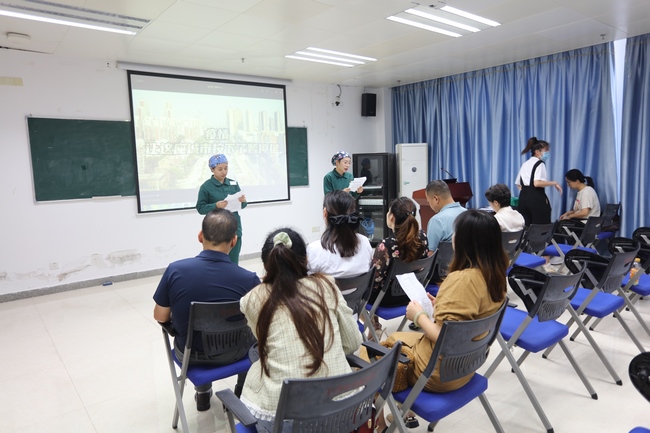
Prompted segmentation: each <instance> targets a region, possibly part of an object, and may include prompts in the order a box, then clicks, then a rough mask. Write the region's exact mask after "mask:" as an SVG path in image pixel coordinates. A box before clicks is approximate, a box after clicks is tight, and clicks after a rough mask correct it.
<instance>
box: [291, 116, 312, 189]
mask: <svg viewBox="0 0 650 433" xmlns="http://www.w3.org/2000/svg"><path fill="white" fill-rule="evenodd" d="M287 153H288V155H289V186H305V185H309V164H308V159H307V128H291V127H288V128H287Z"/></svg>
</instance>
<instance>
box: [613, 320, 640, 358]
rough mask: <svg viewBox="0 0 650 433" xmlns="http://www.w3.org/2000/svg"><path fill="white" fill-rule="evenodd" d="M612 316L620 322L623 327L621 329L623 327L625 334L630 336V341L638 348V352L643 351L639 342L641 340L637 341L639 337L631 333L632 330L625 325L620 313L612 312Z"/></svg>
mask: <svg viewBox="0 0 650 433" xmlns="http://www.w3.org/2000/svg"><path fill="white" fill-rule="evenodd" d="M614 317H616V319H617V320H618V321H619V323H620V324H621V326H622V327H623V329H625V332H627V335H629V336H630V339H631V340H632V342H634V344H635V345H636V347H637V349H639V352H645V348H644V347H643V345H642V344H641V342H640V341H639V339H638V338H636V335H634V334H633V333H632V330H631V329H630V327H629V326H627V323H625V320H623V318H622V317H621V315H620V314H614Z"/></svg>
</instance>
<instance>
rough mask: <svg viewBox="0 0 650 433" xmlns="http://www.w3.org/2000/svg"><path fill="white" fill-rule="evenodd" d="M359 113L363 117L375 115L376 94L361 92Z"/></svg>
mask: <svg viewBox="0 0 650 433" xmlns="http://www.w3.org/2000/svg"><path fill="white" fill-rule="evenodd" d="M361 115H362V116H364V117H374V116H376V115H377V95H376V94H375V93H362V94H361Z"/></svg>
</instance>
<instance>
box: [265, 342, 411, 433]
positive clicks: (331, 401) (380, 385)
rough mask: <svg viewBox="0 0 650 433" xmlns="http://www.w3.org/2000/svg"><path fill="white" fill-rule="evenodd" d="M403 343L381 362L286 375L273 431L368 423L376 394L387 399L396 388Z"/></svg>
mask: <svg viewBox="0 0 650 433" xmlns="http://www.w3.org/2000/svg"><path fill="white" fill-rule="evenodd" d="M401 347H402V345H401V343H400V342H398V343H397V344H395V346H393V348H392V349H391V350H390V351H389V352H388V354H387V355H386V356H383V357H382V358H381V359H379V360H378V361H377V362H373V363H372V364H370V365H369V366H367V367H364V368H362V369H360V370H357V371H354V372H352V373H349V374H345V375H342V376H334V377H327V378H318V379H285V380H284V381H283V382H282V390H281V391H280V399H279V402H278V409H277V411H276V414H275V421H274V424H273V432H275V433H280V432H283V431H285V430H287V431H294V432H298V431H302V432H310V433H320V432H323V433H330V432H351V431H354V430H355V429H357V428H358V427H360V426H361V425H363V424H365V423H367V422H368V420H369V419H370V418H371V417H372V416H373V411H372V409H373V402H374V399H375V394H376V393H379V394H380V396H381V397H382V399H383V400H385V399H386V398H387V397H388V394H389V393H390V392H391V390H392V388H393V382H394V381H395V375H396V372H397V362H398V357H399V354H400V349H401ZM287 427H288V428H287Z"/></svg>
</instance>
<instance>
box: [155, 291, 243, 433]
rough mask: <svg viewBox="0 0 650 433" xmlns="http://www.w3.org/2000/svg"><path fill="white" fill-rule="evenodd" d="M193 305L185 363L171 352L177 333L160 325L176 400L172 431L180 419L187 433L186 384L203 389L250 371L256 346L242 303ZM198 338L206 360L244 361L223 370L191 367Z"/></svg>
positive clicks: (221, 367) (199, 303) (205, 366)
mask: <svg viewBox="0 0 650 433" xmlns="http://www.w3.org/2000/svg"><path fill="white" fill-rule="evenodd" d="M190 305H191V306H190V318H189V323H188V327H187V339H186V342H185V348H184V351H183V359H182V360H179V359H178V358H177V357H176V351H175V350H174V349H172V343H171V341H170V340H171V337H172V336H173V335H174V333H175V331H174V330H173V328H172V327H171V326H169V323H165V324H162V323H161V326H162V327H163V328H162V332H163V338H164V340H165V347H166V349H167V350H166V352H167V360H168V363H169V372H170V374H171V378H172V384H173V386H174V395H175V396H176V403H175V408H174V417H173V419H172V428H174V429H175V428H177V427H178V419H179V417H180V420H181V425H182V427H183V431H184V432H185V433H189V428H188V425H187V417H186V415H185V409H184V407H183V391H184V389H185V382H186V380H187V379H189V380H190V382H192V383H193V384H194V385H195V386H200V385H205V384H208V383H212V382H214V381H217V380H221V379H225V378H227V377H231V376H235V375H238V374H240V373H244V372H246V371H248V369H249V368H250V366H251V361H250V360H249V358H248V351H249V349H250V347H251V346H252V345H253V344H254V343H255V337H254V336H253V333H252V332H251V330H250V328H249V327H248V322H247V321H246V317H244V315H243V314H242V312H241V311H240V309H239V301H232V302H192V303H191V304H190ZM196 338H198V339H200V342H201V343H202V347H203V351H202V352H203V353H204V354H205V355H206V356H210V357H215V356H218V355H221V354H235V355H234V357H235V358H239V357H240V356H241V359H239V361H235V362H233V363H231V364H228V365H223V366H212V365H204V364H192V363H190V362H189V361H190V355H191V352H192V343H193V340H194V339H196ZM176 365H177V366H178V367H180V369H181V371H180V374H177V371H176Z"/></svg>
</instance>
